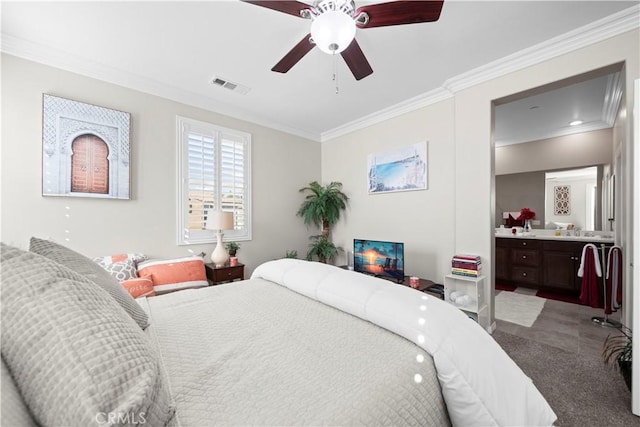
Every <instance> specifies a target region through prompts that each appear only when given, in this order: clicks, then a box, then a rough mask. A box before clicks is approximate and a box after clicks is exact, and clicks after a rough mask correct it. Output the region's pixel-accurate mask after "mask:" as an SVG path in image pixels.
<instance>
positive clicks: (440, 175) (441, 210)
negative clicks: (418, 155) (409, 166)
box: [322, 100, 455, 283]
mask: <svg viewBox="0 0 640 427" xmlns="http://www.w3.org/2000/svg"><path fill="white" fill-rule="evenodd" d="M453 108H454V106H453V100H447V101H444V102H440V103H438V104H435V105H432V106H429V107H425V108H422V109H420V110H417V111H413V112H411V113H408V114H405V115H403V116H401V117H397V118H394V119H390V120H387V121H385V122H383V123H379V124H376V125H373V126H370V127H368V128H366V129H363V130H361V131H358V132H355V133H352V134H349V135H345V136H343V137H340V138H336V139H333V140H331V141H328V142H325V143H323V144H322V177H323V179H324V180H325V181H340V182H342V183H343V184H344V191H345V193H346V194H348V195H349V197H350V198H351V200H350V202H349V209H348V211H347V213H346V215H345V218H344V219H343V220H341V221H340V223H339V224H338V225H337V226H336V227H335V228H334V231H333V239H334V241H335V242H336V244H337V245H340V246H342V247H344V248H345V249H350V250H353V239H354V238H359V239H371V240H386V241H394V242H403V243H404V244H405V247H404V250H405V271H406V274H407V275H416V276H420V277H424V278H431V279H433V280H434V281H436V282H439V283H442V280H443V274H444V273H445V270H446V267H447V263H449V262H450V259H448V258H449V257H450V254H451V253H452V251H453V245H454V232H455V223H454V221H453V220H454V217H453V212H454V210H455V204H454V185H453V183H454V167H455V164H454V163H453V157H454V145H453V143H452V142H453V140H454V133H453V126H454V121H453ZM421 141H427V168H428V169H427V175H428V190H420V191H407V192H396V193H384V194H373V195H369V194H368V192H367V155H369V154H372V153H377V152H384V151H389V150H391V149H393V148H401V147H406V146H408V145H411V144H415V143H417V142H421Z"/></svg>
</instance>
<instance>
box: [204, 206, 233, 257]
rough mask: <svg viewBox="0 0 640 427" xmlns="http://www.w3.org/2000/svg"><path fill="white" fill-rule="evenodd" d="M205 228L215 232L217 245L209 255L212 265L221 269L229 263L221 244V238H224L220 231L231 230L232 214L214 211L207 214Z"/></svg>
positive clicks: (226, 253)
mask: <svg viewBox="0 0 640 427" xmlns="http://www.w3.org/2000/svg"><path fill="white" fill-rule="evenodd" d="M205 228H206V229H207V230H216V236H217V238H218V243H217V244H216V248H215V250H214V251H213V253H212V254H211V262H212V263H214V264H215V266H216V267H222V266H223V265H225V264H226V263H227V261H229V253H228V252H227V250H226V249H225V247H224V244H223V243H222V237H223V236H224V234H223V233H222V231H223V230H233V212H222V211H214V212H211V213H209V217H208V218H207V225H206V227H205Z"/></svg>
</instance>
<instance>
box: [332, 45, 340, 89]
mask: <svg viewBox="0 0 640 427" xmlns="http://www.w3.org/2000/svg"><path fill="white" fill-rule="evenodd" d="M331 56H333V81H334V82H335V83H336V95H338V93H339V92H340V91H339V89H338V60H337V55H336V54H335V53H334V54H333V55H331Z"/></svg>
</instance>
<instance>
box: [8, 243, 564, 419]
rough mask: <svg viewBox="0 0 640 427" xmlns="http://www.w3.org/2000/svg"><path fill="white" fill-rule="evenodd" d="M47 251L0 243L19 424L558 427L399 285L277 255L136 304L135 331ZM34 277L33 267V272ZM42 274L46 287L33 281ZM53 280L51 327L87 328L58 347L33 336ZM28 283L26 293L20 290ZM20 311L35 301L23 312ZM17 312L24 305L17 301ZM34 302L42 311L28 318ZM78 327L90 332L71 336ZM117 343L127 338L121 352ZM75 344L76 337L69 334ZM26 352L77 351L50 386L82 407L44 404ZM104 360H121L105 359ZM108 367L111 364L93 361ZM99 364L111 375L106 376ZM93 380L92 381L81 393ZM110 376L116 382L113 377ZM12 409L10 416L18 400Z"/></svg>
mask: <svg viewBox="0 0 640 427" xmlns="http://www.w3.org/2000/svg"><path fill="white" fill-rule="evenodd" d="M45 255H47V254H45ZM43 258H46V257H40V256H39V255H37V254H32V253H28V252H23V251H20V250H17V249H15V248H8V247H6V246H4V245H3V250H2V264H3V265H2V267H3V275H4V276H5V277H7V278H8V279H9V281H11V282H12V283H13V282H16V281H17V282H18V283H17V284H15V285H13V284H12V285H9V286H6V285H5V284H3V307H2V321H3V348H2V358H3V397H2V400H3V402H2V403H3V407H2V409H3V423H4V421H5V418H4V412H5V401H11V402H14V401H15V400H16V399H13V400H10V395H11V393H5V385H4V383H5V382H6V379H8V380H9V381H11V382H13V383H14V384H15V389H16V393H14V395H15V396H18V397H20V398H21V399H18V400H21V401H22V402H24V409H25V411H26V412H28V414H27V415H28V416H29V417H30V418H31V419H35V421H36V422H38V423H39V424H41V425H60V423H66V424H75V425H88V424H93V425H104V424H105V423H106V424H127V425H138V424H147V425H175V426H203V425H422V426H424V425H438V426H440V425H443V426H444V425H465V426H466V425H483V426H487V425H552V424H553V422H555V420H556V416H555V414H554V413H553V410H552V409H551V408H550V406H549V405H548V403H547V402H546V401H545V399H544V398H543V397H542V395H541V394H540V393H539V392H538V390H537V389H536V387H535V386H534V385H533V384H532V382H531V380H530V379H529V378H528V377H526V376H525V375H524V374H523V373H522V371H521V370H520V369H519V368H518V367H517V365H516V364H515V363H514V362H513V361H512V360H511V359H510V358H509V357H508V356H507V355H506V353H504V351H502V349H501V348H500V347H499V346H498V345H497V343H496V342H495V341H494V340H493V338H491V336H490V335H489V334H487V333H486V332H485V331H484V330H483V329H482V328H481V327H479V326H478V325H477V324H476V323H475V322H474V321H473V320H471V319H469V318H468V317H467V316H466V315H464V314H463V313H462V312H461V311H459V310H458V309H456V308H454V307H452V306H450V305H448V304H446V303H445V302H443V301H441V300H439V299H437V298H434V297H430V296H428V295H426V294H423V293H421V292H418V291H415V290H413V289H411V288H408V287H403V286H398V285H396V284H393V283H391V282H387V281H384V280H382V279H376V278H373V277H369V276H365V275H361V274H359V273H354V272H351V271H347V270H343V269H340V268H337V267H333V266H328V265H325V264H320V263H315V262H307V261H300V260H292V259H283V260H277V261H270V262H267V263H265V264H263V265H261V266H259V267H258V268H257V269H256V270H255V271H254V272H253V274H252V276H251V278H250V279H248V280H244V281H240V282H233V283H228V284H224V285H217V286H212V287H208V288H202V289H192V290H184V291H179V292H174V293H170V294H166V295H161V296H156V297H152V298H146V299H139V300H137V301H136V302H137V303H138V304H136V305H137V306H138V307H139V308H141V309H142V311H143V312H144V314H145V315H146V317H147V319H146V321H142V322H143V323H140V321H139V320H140V319H138V320H136V321H134V320H132V318H131V314H132V313H131V311H135V310H136V309H135V308H132V307H131V306H130V305H127V306H126V307H124V310H123V309H122V305H121V304H120V305H119V304H117V303H116V304H113V303H112V302H113V300H114V298H112V297H113V295H108V294H107V293H106V292H102V289H98V291H101V292H97V290H96V289H95V288H97V287H96V286H95V284H94V285H93V287H90V286H89V285H88V284H87V283H90V282H91V280H85V279H86V274H84V277H83V275H82V274H80V273H77V274H76V273H73V274H72V272H69V271H67V270H66V267H64V266H62V265H60V261H61V260H60V259H57V261H56V262H55V264H56V265H52V264H51V263H52V262H53V261H52V260H51V259H43ZM50 258H51V257H50ZM53 258H55V257H53ZM24 264H28V265H29V268H25V267H24ZM75 270H76V271H78V268H76V269H75ZM34 271H36V272H41V273H40V274H39V275H38V276H37V277H35V278H34V273H33V272H34ZM42 271H46V274H44V275H45V276H46V275H52V276H53V277H54V279H52V278H50V277H49V278H46V279H42V278H41V276H42V275H43V273H42ZM85 273H86V272H85ZM5 277H3V281H5V282H6V280H5ZM61 277H62V278H63V279H62V280H60V278H61ZM92 279H93V280H94V281H97V279H96V278H95V277H93V278H92ZM27 282H29V283H27ZM72 282H79V283H80V284H77V283H75V284H73V283H72ZM34 283H35V285H34ZM52 283H54V284H55V286H54V287H56V286H57V287H59V288H61V289H63V290H64V291H65V292H63V293H65V296H64V298H62V297H60V301H63V302H64V304H65V310H66V312H67V313H69V315H68V316H67V317H66V318H65V320H63V321H60V320H59V319H54V320H55V322H56V323H55V326H54V328H55V329H62V328H63V327H62V326H61V325H62V324H65V325H66V324H67V322H68V323H70V324H74V325H75V324H77V323H78V322H77V321H76V320H73V318H74V317H78V316H81V317H82V316H84V317H83V319H84V320H83V322H84V323H82V325H84V326H82V327H81V328H80V332H78V331H76V332H74V334H66V333H65V334H63V338H60V332H59V331H56V333H57V334H58V335H56V337H57V338H55V339H54V338H51V337H49V338H48V339H45V340H44V341H42V340H41V341H40V342H35V341H33V340H35V339H37V337H36V338H33V337H32V335H33V331H34V328H40V327H42V325H38V322H42V321H44V322H45V324H46V325H49V326H48V328H49V329H51V327H52V326H51V320H48V319H44V320H43V319H40V318H42V317H46V316H48V315H49V313H48V312H47V313H46V314H43V310H42V307H38V305H39V304H45V305H46V304H52V302H54V303H55V301H57V299H58V298H59V297H58V295H57V293H59V290H58V291H56V294H55V295H53V294H47V292H50V291H49V289H50V288H51V286H52ZM60 283H62V284H60ZM70 283H72V285H70ZM29 286H33V287H34V288H33V289H31V290H25V287H27V289H28V287H29ZM5 291H6V292H5ZM78 293H80V294H82V295H83V296H82V297H79V298H77V297H76V295H78ZM85 293H86V294H87V295H85ZM5 294H6V296H5ZM119 297H121V296H119ZM76 299H79V301H80V302H79V303H78V304H76V302H77V301H76ZM26 301H28V304H27V303H26ZM34 301H35V302H34ZM25 304H27V305H34V307H28V308H27V309H26V311H25V308H24V307H25ZM126 304H129V302H126ZM19 305H21V306H22V307H23V308H22V309H18V308H14V309H12V308H11V307H18V306H19ZM31 308H33V309H34V310H39V311H37V313H40V315H38V316H34V315H33V314H34V313H35V312H33V313H32V315H31V316H29V314H28V311H29V310H30V309H31ZM87 308H88V309H89V311H90V314H86V313H85V311H87ZM25 312H26V313H27V314H25ZM70 313H75V314H73V315H71V314H70ZM51 315H52V316H55V315H56V314H55V313H53V314H51ZM101 316H102V317H101ZM34 317H38V318H39V319H37V321H36V320H33V318H34ZM26 318H29V319H31V320H29V323H30V326H29V328H28V329H29V333H28V334H27V335H25V336H27V337H28V340H31V341H33V342H31V343H30V344H29V343H26V344H25V343H24V342H23V341H24V339H25V338H21V339H20V341H21V342H23V343H22V344H18V341H19V340H18V339H17V336H18V335H17V334H19V333H21V330H22V329H24V327H21V326H16V325H15V321H16V320H18V319H20V320H21V321H23V322H24V321H25V320H24V319H26ZM68 318H71V320H68ZM107 320H108V322H107ZM34 322H35V324H34ZM47 322H49V323H47ZM74 322H75V323H74ZM92 322H93V323H92ZM94 323H95V325H94V326H95V327H94V326H91V325H93V324H94ZM107 324H108V325H112V324H115V325H116V326H117V327H118V328H119V329H117V333H103V332H102V330H103V329H104V328H105V327H106V326H105V325H107ZM7 325H9V326H8V327H7ZM141 326H144V330H142V328H141ZM65 328H66V326H65ZM87 328H88V329H89V330H91V331H93V332H92V333H91V334H88V335H87V336H84V335H83V337H82V339H81V342H80V343H78V340H79V339H78V338H77V336H78V334H83V333H84V330H85V329H87ZM5 330H6V331H7V334H8V335H9V337H6V335H7V334H5ZM48 333H50V332H47V334H48ZM14 335H15V338H14ZM36 335H38V334H36ZM45 335H46V334H45ZM96 335H100V339H102V335H104V336H105V337H106V338H105V339H107V340H108V343H107V345H106V346H105V345H103V344H101V345H102V347H100V345H99V344H95V343H91V340H94V339H97V338H96ZM121 335H126V336H127V339H126V341H125V342H124V343H122V342H120V341H119V340H120V336H121ZM71 336H73V337H75V341H74V340H70V339H69V340H67V338H68V337H71ZM14 339H15V340H16V342H15V343H13V342H12V340H14ZM43 342H44V344H43ZM60 342H63V344H60ZM5 344H7V345H5ZM36 344H37V345H38V346H40V347H42V346H43V345H47V346H53V347H55V348H56V350H54V351H53V352H52V351H48V357H49V358H51V357H52V355H55V354H57V353H56V352H57V351H58V350H57V347H59V346H61V345H62V346H65V345H68V346H70V347H71V350H72V351H71V352H68V353H66V354H67V356H66V357H64V360H59V361H56V362H55V363H54V364H53V365H55V366H57V367H58V371H59V372H61V374H62V375H63V376H64V375H65V374H67V370H70V371H73V372H74V374H73V375H75V377H74V378H69V377H68V376H67V378H65V379H64V380H60V381H61V382H62V383H65V384H63V386H62V387H63V388H62V389H63V390H66V391H67V392H69V390H72V391H74V392H78V390H79V392H78V393H79V397H78V398H77V399H76V400H77V401H80V402H83V403H82V404H81V405H76V406H80V409H78V408H75V407H74V411H72V413H71V415H70V416H69V415H68V414H64V413H63V414H60V411H55V410H52V408H51V407H50V406H51V405H54V403H53V402H52V401H51V399H52V398H51V397H50V396H51V395H52V394H53V395H54V396H56V395H57V394H56V391H55V390H56V389H55V388H54V389H51V387H55V385H53V386H52V385H51V384H50V383H51V382H52V380H51V378H50V377H47V375H50V374H51V372H44V373H43V372H34V371H38V370H39V369H36V368H34V366H41V362H42V361H38V360H37V358H36V360H35V361H25V360H24V357H20V355H21V354H22V355H24V349H25V348H26V347H25V345H31V346H34V345H36ZM20 346H22V353H21V352H20V349H19V348H20ZM56 346H57V347H56ZM87 346H93V348H92V349H91V350H87ZM114 346H116V347H117V349H116V350H115V351H114V350H113V347H114ZM134 347H135V349H136V350H135V351H134V350H133V348H134ZM98 349H99V350H98ZM79 352H85V353H88V354H89V355H90V356H91V357H92V358H89V356H88V355H87V354H85V355H83V356H82V357H81V358H80V359H79V360H81V361H82V362H81V363H74V361H73V357H74V355H75V354H76V353H79ZM110 352H112V353H110ZM130 353H135V354H136V356H135V358H134V357H133V356H131V355H130ZM68 354H72V356H68ZM130 356H131V357H130ZM29 359H32V358H29ZM112 359H118V360H120V359H122V360H120V362H119V364H116V366H113V365H114V363H113V360H112ZM139 359H140V360H142V362H140V361H139ZM87 360H95V363H89V362H87ZM134 361H135V363H134ZM5 362H6V366H5ZM30 363H31V364H32V365H30ZM102 364H104V366H105V367H106V368H102V367H99V368H97V367H96V366H103V365H102ZM25 365H26V366H25ZM77 365H83V366H85V367H86V370H87V372H88V374H86V376H87V378H89V379H88V380H85V382H82V383H81V384H80V385H79V386H77V387H75V388H74V387H71V388H69V386H68V383H69V382H73V381H77V378H84V377H83V375H85V373H84V371H82V372H79V373H75V370H77ZM124 367H126V369H125V368H124ZM103 369H109V370H110V371H109V372H110V374H109V375H102V373H103ZM40 370H41V369H40ZM45 370H46V369H45ZM59 372H56V374H57V373H59ZM96 372H99V373H100V374H101V375H102V376H104V378H102V377H101V381H102V382H98V383H97V384H93V383H91V384H89V383H88V382H87V381H89V382H90V381H91V380H92V379H93V378H94V377H96V375H97V374H96ZM38 375H40V376H43V377H44V379H43V378H39V377H38ZM114 377H117V378H119V380H117V382H116V383H114V384H110V383H109V381H112V378H114ZM34 378H35V379H34ZM132 378H134V379H136V380H135V381H134V380H133V379H132ZM140 378H142V379H141V380H138V379H140ZM105 382H107V384H109V385H107V384H105ZM132 383H133V384H132ZM43 384H44V385H43ZM87 384H89V385H87ZM43 387H46V388H48V389H47V390H43ZM105 387H108V391H109V392H108V393H107V394H104V393H106V392H105V391H104V389H103V388H105ZM52 390H53V391H52ZM39 393H41V394H39ZM5 394H7V397H5ZM123 395H125V396H127V397H126V398H123V397H122V396H123ZM96 396H101V398H100V399H96ZM68 398H69V397H68V396H67V397H66V399H68ZM43 399H44V400H48V401H47V402H43ZM63 401H64V399H63ZM107 402H111V403H107ZM67 404H68V402H67ZM12 406H13V409H11V412H16V410H15V407H16V404H15V402H14V403H12ZM67 406H68V405H67ZM58 407H59V406H58ZM17 412H19V411H17ZM112 414H115V415H113V417H112V419H110V418H109V417H110V416H112ZM141 414H143V415H142V417H141V416H140V415H141ZM14 415H15V414H14ZM25 416H26V415H24V414H17V415H15V417H25ZM141 418H142V419H141ZM16 419H18V418H16ZM108 421H113V422H112V423H111V422H108ZM22 425H25V424H22Z"/></svg>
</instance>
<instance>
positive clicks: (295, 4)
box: [242, 0, 313, 18]
mask: <svg viewBox="0 0 640 427" xmlns="http://www.w3.org/2000/svg"><path fill="white" fill-rule="evenodd" d="M242 1H243V2H245V3H251V4H255V5H257V6H262V7H266V8H267V9H273V10H277V11H278V12H283V13H288V14H289V15H293V16H297V17H299V18H302V17H303V16H302V15H301V14H300V11H302V10H305V9H313V6H311V5H309V4H306V3H302V2H299V1H277V0H275V1H270V0H262V1H251V0H242Z"/></svg>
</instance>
